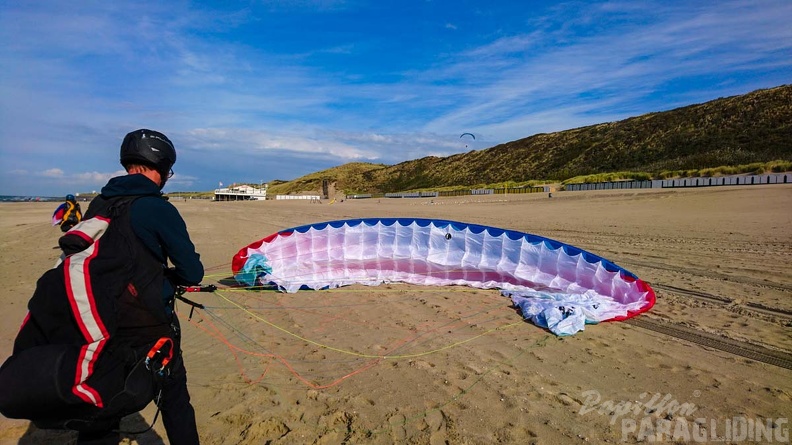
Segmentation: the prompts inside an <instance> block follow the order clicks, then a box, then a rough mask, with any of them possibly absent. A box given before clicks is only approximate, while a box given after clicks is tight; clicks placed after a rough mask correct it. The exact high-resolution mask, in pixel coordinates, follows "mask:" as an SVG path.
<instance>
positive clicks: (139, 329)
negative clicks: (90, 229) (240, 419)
mask: <svg viewBox="0 0 792 445" xmlns="http://www.w3.org/2000/svg"><path fill="white" fill-rule="evenodd" d="M120 161H121V165H122V166H123V167H124V169H125V170H126V172H127V174H126V175H123V176H118V177H115V178H112V179H110V181H109V182H108V183H107V185H105V186H104V187H103V188H102V190H101V194H100V195H99V196H98V197H97V198H98V199H95V200H94V201H92V202H91V205H90V206H89V208H88V212H87V213H86V215H90V214H91V208H92V207H93V206H94V202H99V204H97V206H101V202H102V200H108V199H113V198H116V197H122V196H131V197H136V198H135V199H134V201H132V202H131V204H130V205H129V206H128V212H129V223H130V225H131V227H132V231H133V232H134V234H135V237H136V238H137V241H138V243H139V244H140V245H141V246H142V247H143V248H142V249H138V251H139V254H138V255H142V256H148V258H149V259H150V257H151V256H153V257H154V259H155V260H156V262H158V263H159V264H160V265H161V266H162V267H161V270H162V271H163V273H161V274H155V275H159V276H158V277H156V278H155V279H159V280H160V281H161V284H160V285H158V286H153V289H157V288H159V290H158V291H157V292H158V293H159V295H158V296H157V297H159V298H161V300H162V302H163V303H164V304H163V305H162V306H161V308H162V309H163V310H164V311H165V314H164V315H165V317H166V319H169V320H170V325H169V326H167V328H168V329H170V330H171V331H172V332H171V334H172V335H171V337H173V339H174V342H173V349H172V350H173V352H174V355H173V359H172V360H171V362H170V370H169V375H167V376H166V377H165V378H164V381H163V382H162V386H161V389H162V393H161V398H160V400H159V408H160V410H161V412H162V420H163V424H164V426H165V430H166V433H167V436H168V440H169V441H170V443H171V444H174V445H179V444H197V443H199V438H198V430H197V427H196V422H195V410H194V408H193V406H192V405H191V403H190V395H189V392H188V390H187V371H186V368H185V366H184V361H183V360H182V356H181V348H180V341H179V340H180V328H179V323H178V318H177V317H176V314H175V313H174V311H173V304H174V296H175V291H176V286H178V285H196V284H199V283H200V282H201V280H202V279H203V274H204V269H203V265H202V263H201V261H200V256H199V254H198V253H197V252H196V251H195V246H194V245H193V243H192V241H191V240H190V236H189V234H188V232H187V226H186V224H185V222H184V220H183V219H182V217H181V215H180V214H179V211H178V210H177V209H176V207H174V206H173V204H171V203H169V202H168V201H167V199H165V198H163V197H162V192H161V190H162V188H163V187H164V186H165V183H166V182H167V180H168V179H169V178H170V177H171V176H172V175H173V170H172V167H173V164H175V163H176V149H175V147H174V145H173V143H172V142H171V141H170V139H168V138H167V136H165V135H164V134H162V133H160V132H157V131H153V130H148V129H140V130H136V131H133V132H130V133H128V134H127V135H126V137H124V140H123V142H122V144H121V153H120ZM143 261H148V260H147V259H146V258H141V263H142V262H143ZM168 261H170V263H171V264H172V265H173V267H171V268H167V262H168ZM138 291H139V292H142V290H141V289H138ZM155 315H157V316H160V317H161V316H162V315H163V314H155ZM121 326H124V327H126V328H127V329H125V330H124V334H119V335H126V336H127V337H129V338H128V339H126V341H127V342H129V343H130V344H138V345H144V344H146V345H150V343H151V342H152V341H156V340H157V339H158V338H160V336H161V335H163V334H162V331H161V330H160V331H159V332H156V330H154V331H152V329H151V328H150V327H149V326H146V317H145V316H141V317H138V319H137V320H136V319H134V317H131V316H126V320H124V321H120V322H119V331H121V330H122V329H121ZM119 423H120V419H118V422H115V425H113V428H111V429H109V430H105V431H98V432H91V433H84V432H80V433H79V434H78V439H77V443H78V444H100V443H101V444H104V443H113V444H117V443H118V442H119V441H120V433H119V431H118V425H119Z"/></svg>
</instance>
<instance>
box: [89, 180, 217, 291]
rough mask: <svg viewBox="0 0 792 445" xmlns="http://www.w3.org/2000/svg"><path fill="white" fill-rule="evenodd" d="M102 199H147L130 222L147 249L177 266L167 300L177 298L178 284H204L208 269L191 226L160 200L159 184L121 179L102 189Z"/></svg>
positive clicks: (134, 210) (134, 205)
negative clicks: (192, 237) (174, 293)
mask: <svg viewBox="0 0 792 445" xmlns="http://www.w3.org/2000/svg"><path fill="white" fill-rule="evenodd" d="M102 195H103V196H104V197H106V198H113V197H116V196H137V195H144V196H142V197H141V198H138V199H137V200H136V201H135V202H134V203H132V207H131V209H130V222H131V223H132V230H133V231H134V232H135V235H137V236H138V238H140V240H141V241H142V242H143V245H144V246H146V248H148V250H149V251H151V253H152V254H154V256H155V257H156V258H157V259H159V260H160V262H162V264H167V262H166V260H169V261H170V263H171V264H172V266H173V267H172V268H171V269H170V271H169V272H170V273H169V274H168V278H169V280H170V282H169V281H168V280H166V282H165V286H164V288H163V298H166V299H167V298H170V297H171V296H172V295H173V291H174V289H173V285H174V284H175V285H179V284H185V285H192V284H198V283H200V282H201V280H202V279H203V275H204V269H203V265H202V264H201V259H200V255H198V253H197V252H196V251H195V246H194V245H193V243H192V241H191V240H190V235H189V234H188V233H187V225H186V224H185V223H184V219H182V217H181V215H180V214H179V211H178V210H177V209H176V207H174V206H173V204H171V203H170V202H168V201H167V200H165V199H162V198H161V197H160V196H161V192H160V190H159V187H158V186H157V184H155V183H154V182H153V181H151V180H150V179H148V178H147V177H145V176H143V175H139V174H133V175H126V176H118V177H115V178H112V179H110V181H109V182H108V183H107V185H105V186H104V187H103V188H102ZM89 210H90V208H89Z"/></svg>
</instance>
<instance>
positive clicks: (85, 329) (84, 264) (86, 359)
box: [63, 216, 110, 408]
mask: <svg viewBox="0 0 792 445" xmlns="http://www.w3.org/2000/svg"><path fill="white" fill-rule="evenodd" d="M109 225H110V219H108V218H103V217H100V216H97V217H94V218H90V219H88V220H84V221H82V222H81V223H80V224H78V225H77V226H75V227H74V228H73V229H72V230H70V231H69V234H74V235H77V236H79V237H81V238H83V239H85V240H87V241H90V242H91V245H90V246H88V248H86V249H85V250H83V251H80V252H77V253H75V254H73V255H71V256H68V257H66V259H65V260H64V267H63V271H64V278H65V284H66V294H67V295H68V298H69V304H70V305H71V309H72V313H73V314H74V319H75V320H76V321H77V325H78V326H79V327H80V331H81V332H82V335H83V337H84V338H85V342H86V343H85V344H84V345H83V346H82V347H81V348H80V356H79V358H78V360H77V369H76V372H75V375H74V386H73V387H72V392H73V393H74V394H75V395H76V396H77V397H79V398H80V399H82V400H83V401H85V402H86V403H91V404H93V405H95V406H97V407H99V408H101V407H102V406H103V402H102V398H101V397H100V395H99V393H98V392H97V391H96V390H95V389H94V388H92V387H91V386H90V385H88V384H87V383H86V381H87V380H88V378H90V377H91V374H93V369H94V365H95V364H96V361H97V360H98V359H99V355H100V354H101V353H102V351H103V350H104V347H105V345H106V344H107V341H108V340H109V339H110V334H109V333H108V332H107V329H106V327H105V325H104V323H102V319H101V317H100V316H99V312H98V310H97V308H96V300H95V298H94V293H93V288H92V286H91V275H90V267H89V266H90V263H91V260H93V259H94V258H96V256H97V255H98V254H99V238H101V237H102V235H103V234H104V233H105V231H106V230H107V227H108V226H109Z"/></svg>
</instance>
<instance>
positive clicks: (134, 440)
mask: <svg viewBox="0 0 792 445" xmlns="http://www.w3.org/2000/svg"><path fill="white" fill-rule="evenodd" d="M148 427H149V423H148V422H146V419H144V418H143V416H141V415H140V413H135V414H132V415H129V416H126V417H124V418H123V419H121V430H122V431H143V430H145V429H146V428H148ZM121 439H122V440H121V442H120V443H124V444H138V445H165V441H163V440H162V437H160V435H159V434H157V432H156V431H154V429H150V430H148V431H146V432H144V433H140V434H124V433H122V434H121ZM44 443H47V444H50V443H51V444H56V443H57V444H64V445H71V444H76V443H77V433H76V432H74V431H65V430H42V429H39V428H36V426H35V425H33V424H32V423H31V424H30V425H29V426H28V429H27V431H25V434H24V435H22V437H20V438H19V442H18V444H19V445H40V444H44Z"/></svg>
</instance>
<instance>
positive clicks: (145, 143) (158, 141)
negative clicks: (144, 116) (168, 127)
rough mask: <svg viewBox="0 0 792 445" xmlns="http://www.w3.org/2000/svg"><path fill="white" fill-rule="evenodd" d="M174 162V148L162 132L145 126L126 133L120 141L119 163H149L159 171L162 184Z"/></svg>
mask: <svg viewBox="0 0 792 445" xmlns="http://www.w3.org/2000/svg"><path fill="white" fill-rule="evenodd" d="M175 163H176V148H174V147H173V143H172V142H171V141H170V139H168V137H167V136H165V135H164V134H162V133H160V132H158V131H154V130H146V129H145V128H143V129H140V130H135V131H133V132H131V133H128V134H127V135H126V137H124V142H122V143H121V165H123V166H124V168H126V167H127V166H128V165H133V164H143V165H149V166H151V167H153V168H154V169H156V170H157V172H159V174H160V177H162V184H161V185H160V187H162V186H164V185H165V181H166V180H167V179H168V176H169V173H170V169H171V167H173V164H175Z"/></svg>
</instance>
